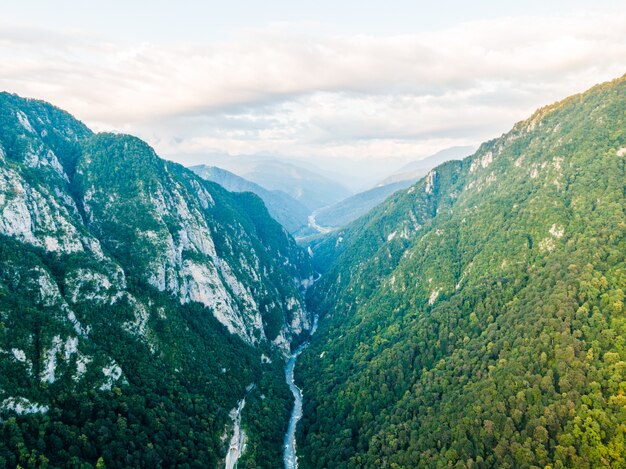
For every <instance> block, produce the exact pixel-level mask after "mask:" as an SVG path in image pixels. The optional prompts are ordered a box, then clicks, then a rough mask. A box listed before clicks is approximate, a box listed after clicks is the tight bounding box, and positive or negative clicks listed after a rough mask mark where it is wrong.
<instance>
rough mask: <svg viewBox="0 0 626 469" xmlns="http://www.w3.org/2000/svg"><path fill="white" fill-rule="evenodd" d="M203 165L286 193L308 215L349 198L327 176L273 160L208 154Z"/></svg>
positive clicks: (347, 192)
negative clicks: (223, 170)
mask: <svg viewBox="0 0 626 469" xmlns="http://www.w3.org/2000/svg"><path fill="white" fill-rule="evenodd" d="M204 164H205V165H207V166H217V167H219V168H222V169H225V170H227V171H230V172H232V173H234V174H236V175H237V176H239V177H242V178H244V179H247V180H249V181H251V182H254V183H255V184H258V185H259V186H261V187H263V188H264V189H266V190H269V191H276V190H278V191H282V192H285V193H286V194H288V195H289V196H291V197H292V198H293V199H295V200H297V201H298V202H299V203H301V204H302V205H303V206H305V207H306V208H307V209H308V210H309V212H312V211H313V210H315V209H318V208H320V207H324V206H327V205H332V204H333V203H335V202H338V201H340V200H343V199H344V198H346V197H348V196H350V195H351V192H350V190H348V189H347V188H346V187H344V186H343V185H341V184H340V183H338V182H336V181H334V180H332V179H330V178H328V177H326V176H323V175H321V174H319V173H317V172H315V171H312V170H310V169H305V168H303V167H300V166H298V165H297V163H291V162H289V163H288V162H286V161H282V160H279V159H275V158H263V157H247V156H232V157H231V156H216V155H207V156H206V159H205V161H204ZM196 166H199V165H196Z"/></svg>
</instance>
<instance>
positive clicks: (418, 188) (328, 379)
mask: <svg viewBox="0 0 626 469" xmlns="http://www.w3.org/2000/svg"><path fill="white" fill-rule="evenodd" d="M625 147H626V78H625V77H623V78H621V79H618V80H615V81H614V82H611V83H607V84H604V85H600V86H597V87H595V88H593V89H591V90H590V91H588V92H586V93H584V94H582V95H577V96H573V97H571V98H568V99H566V100H564V101H562V102H560V103H557V104H555V105H552V106H548V107H546V108H543V109H540V110H539V111H537V112H536V113H535V114H534V115H533V116H532V117H531V118H530V119H528V120H527V121H524V122H521V123H519V124H517V125H516V126H515V127H514V128H513V129H512V130H511V131H510V132H509V133H507V134H505V135H503V136H502V137H500V138H498V139H495V140H492V141H489V142H487V143H485V144H483V145H482V146H481V148H480V149H479V150H478V151H477V152H476V154H474V155H473V156H471V157H469V158H467V159H465V160H464V161H462V162H452V163H447V164H445V165H443V166H442V167H439V168H436V169H435V170H433V171H432V172H431V174H429V176H427V177H426V178H424V179H423V180H422V181H420V182H419V183H418V184H416V185H415V186H413V187H412V188H410V189H408V190H406V191H403V192H400V193H398V194H396V195H394V196H393V197H392V198H390V199H389V200H388V201H387V202H385V203H384V204H382V205H381V206H379V207H377V208H376V209H374V210H373V211H372V212H370V213H369V214H368V215H366V216H365V217H362V218H361V219H359V220H357V221H356V222H354V223H353V224H351V225H349V226H348V227H346V228H345V229H343V230H340V231H338V232H336V233H333V234H331V235H329V236H327V237H325V238H322V239H320V240H317V241H316V242H315V243H314V245H313V246H312V248H313V253H314V255H313V259H314V261H315V262H316V264H317V268H318V269H319V270H321V271H323V272H324V274H323V276H322V279H321V280H320V281H319V282H318V283H317V284H316V285H315V286H314V288H313V290H312V291H311V292H310V295H309V298H308V300H309V304H310V307H311V308H312V309H314V310H315V311H316V312H318V313H319V314H320V315H321V320H320V329H319V331H318V333H317V334H316V336H315V337H314V340H313V342H312V344H311V346H310V348H309V349H307V350H306V351H305V352H304V354H303V357H302V359H301V364H300V365H299V367H298V368H297V369H296V377H297V378H298V380H299V384H300V385H301V386H302V387H303V388H304V389H306V392H305V394H304V399H305V411H304V418H303V420H302V422H301V424H300V426H299V429H298V449H299V455H300V461H299V462H300V467H319V468H322V467H333V468H342V467H355V468H357V467H389V468H401V467H403V468H409V467H410V468H413V467H455V468H471V467H498V468H506V467H509V468H524V467H528V468H530V467H546V468H547V467H550V468H563V467H577V468H583V467H586V468H597V467H626V424H625V423H626V310H625V308H624V292H625V291H626V264H625V254H626V239H625V235H626V216H625V210H626V204H625V200H626V199H625V184H626V173H625V161H624V148H625Z"/></svg>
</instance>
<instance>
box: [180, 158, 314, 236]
mask: <svg viewBox="0 0 626 469" xmlns="http://www.w3.org/2000/svg"><path fill="white" fill-rule="evenodd" d="M189 169H191V170H192V171H193V172H194V173H196V174H197V175H198V176H200V177H201V178H203V179H206V180H207V181H213V182H216V183H217V184H219V185H220V186H222V187H224V188H225V189H226V190H229V191H231V192H252V193H254V194H256V195H258V196H259V197H260V198H261V200H263V203H264V204H265V206H266V207H267V211H268V212H269V213H270V215H271V216H272V217H273V218H274V219H275V220H276V221H277V222H278V223H280V224H281V225H283V226H284V227H285V229H286V230H287V231H289V233H291V234H293V233H295V232H297V231H298V230H300V229H301V228H303V227H306V226H307V223H308V222H307V218H308V216H309V210H308V209H307V208H306V207H305V206H304V205H302V204H301V203H300V202H298V201H297V200H295V199H294V198H293V197H291V196H290V195H288V194H287V193H285V192H283V191H279V190H274V191H269V190H267V189H265V188H264V187H261V186H259V185H258V184H255V183H254V182H251V181H248V180H247V179H244V178H242V177H239V176H237V175H236V174H234V173H231V172H230V171H226V170H225V169H221V168H218V167H216V166H206V165H198V166H191V167H190V168H189Z"/></svg>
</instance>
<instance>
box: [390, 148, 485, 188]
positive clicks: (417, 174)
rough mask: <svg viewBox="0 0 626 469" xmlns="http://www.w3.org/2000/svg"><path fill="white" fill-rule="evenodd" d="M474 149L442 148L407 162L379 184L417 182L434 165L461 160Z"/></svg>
mask: <svg viewBox="0 0 626 469" xmlns="http://www.w3.org/2000/svg"><path fill="white" fill-rule="evenodd" d="M474 150H475V147H470V146H460V147H450V148H446V149H445V150H441V151H439V152H437V153H435V154H434V155H431V156H429V157H426V158H424V159H421V160H417V161H411V162H410V163H407V164H405V165H404V166H402V167H401V168H400V169H398V170H397V171H396V172H394V173H393V174H391V175H390V176H387V177H386V178H385V179H383V180H382V181H380V183H379V184H378V185H379V186H385V185H388V184H392V183H396V182H400V181H410V182H411V183H414V182H417V181H418V180H419V179H421V178H423V177H424V176H426V174H427V173H428V172H429V171H430V170H431V169H433V168H434V167H436V166H439V165H440V164H442V163H445V162H446V161H450V160H460V159H462V158H464V157H466V156H468V155H471V154H472V153H473V152H474Z"/></svg>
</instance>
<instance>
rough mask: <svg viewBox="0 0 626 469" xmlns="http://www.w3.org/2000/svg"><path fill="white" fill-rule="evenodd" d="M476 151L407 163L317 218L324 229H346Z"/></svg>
mask: <svg viewBox="0 0 626 469" xmlns="http://www.w3.org/2000/svg"><path fill="white" fill-rule="evenodd" d="M472 151H473V147H469V146H465V147H452V148H447V149H445V150H442V151H440V152H438V153H435V154H434V155H432V156H429V157H427V158H424V159H422V160H419V161H412V162H410V163H407V164H406V165H404V166H403V167H402V168H400V169H399V170H398V171H396V172H395V173H394V174H392V175H391V176H388V177H386V178H385V179H384V180H382V181H381V182H380V183H379V184H377V185H376V187H373V188H371V189H369V190H366V191H363V192H359V193H358V194H355V195H352V196H350V197H348V198H346V199H344V200H342V201H340V202H337V203H336V204H333V205H330V206H328V207H322V208H321V209H319V210H317V211H316V214H315V218H316V220H317V222H318V223H319V224H320V225H321V226H326V227H332V228H338V227H342V226H345V225H347V224H348V223H350V222H352V221H354V220H356V219H357V218H359V217H360V216H362V215H364V214H366V213H367V212H368V211H369V210H371V209H372V208H374V207H375V206H376V205H378V204H380V203H382V202H383V201H384V200H385V199H386V198H387V197H389V196H390V195H391V194H393V193H394V192H396V191H398V190H401V189H406V188H407V187H409V186H411V185H413V184H414V183H415V182H417V181H418V180H419V179H421V178H422V177H423V176H425V175H426V174H427V173H428V171H430V170H431V169H433V168H434V167H435V166H438V165H440V164H442V163H444V162H446V161H449V160H455V159H460V158H462V157H464V156H467V155H469V154H471V153H472Z"/></svg>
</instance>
